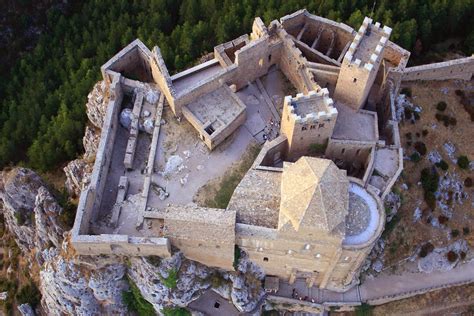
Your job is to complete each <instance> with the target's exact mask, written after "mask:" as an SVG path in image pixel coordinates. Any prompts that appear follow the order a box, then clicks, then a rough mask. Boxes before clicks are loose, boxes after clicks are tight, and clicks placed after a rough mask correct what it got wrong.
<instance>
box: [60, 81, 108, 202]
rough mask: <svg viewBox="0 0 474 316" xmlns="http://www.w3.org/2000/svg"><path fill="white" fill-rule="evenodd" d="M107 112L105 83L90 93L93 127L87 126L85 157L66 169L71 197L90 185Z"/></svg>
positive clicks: (90, 115)
mask: <svg viewBox="0 0 474 316" xmlns="http://www.w3.org/2000/svg"><path fill="white" fill-rule="evenodd" d="M106 111H107V93H106V85H105V82H104V81H99V82H97V83H96V84H95V86H94V88H93V89H92V91H91V93H89V96H88V101H87V104H86V112H87V117H88V118H89V121H90V123H91V125H89V126H86V130H85V132H84V137H83V139H82V144H83V146H84V155H83V156H82V158H80V159H76V160H73V161H71V162H69V163H68V164H67V166H66V167H64V173H65V174H66V184H65V186H66V189H67V191H68V193H69V194H70V195H71V196H76V197H77V196H79V195H80V193H81V191H82V189H83V188H84V187H85V186H86V185H88V184H89V180H90V175H91V173H92V168H93V165H94V161H95V156H96V153H97V148H98V147H99V142H100V133H101V128H102V125H103V124H104V118H105V114H106Z"/></svg>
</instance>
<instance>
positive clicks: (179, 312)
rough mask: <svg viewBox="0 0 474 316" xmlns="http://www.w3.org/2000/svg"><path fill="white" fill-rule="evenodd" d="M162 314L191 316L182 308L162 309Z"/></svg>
mask: <svg viewBox="0 0 474 316" xmlns="http://www.w3.org/2000/svg"><path fill="white" fill-rule="evenodd" d="M162 312H163V315H165V316H191V313H190V312H189V311H188V310H187V309H186V308H184V307H164V308H163V310H162Z"/></svg>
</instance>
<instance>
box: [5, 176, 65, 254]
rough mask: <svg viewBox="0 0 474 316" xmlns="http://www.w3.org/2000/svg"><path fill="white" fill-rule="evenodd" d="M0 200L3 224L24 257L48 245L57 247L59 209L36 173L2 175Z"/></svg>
mask: <svg viewBox="0 0 474 316" xmlns="http://www.w3.org/2000/svg"><path fill="white" fill-rule="evenodd" d="M0 200H1V202H2V203H3V215H4V217H5V224H6V226H7V228H8V230H9V231H10V232H12V233H13V235H14V236H15V240H16V241H17V244H18V247H19V248H20V249H21V250H22V252H23V253H28V252H30V251H31V250H34V249H43V248H45V247H47V246H48V245H50V243H52V244H53V245H54V246H56V247H57V246H59V245H60V239H62V234H63V229H62V228H61V226H60V224H59V215H60V214H61V212H62V208H61V207H60V206H59V205H58V203H57V202H56V201H55V199H54V197H53V196H52V195H51V194H50V193H49V191H48V189H47V188H46V184H45V183H44V182H43V181H42V180H41V178H40V177H39V176H38V175H37V174H36V173H35V172H33V171H31V170H29V169H25V168H15V169H13V170H11V171H9V172H5V171H4V172H2V175H1V179H0Z"/></svg>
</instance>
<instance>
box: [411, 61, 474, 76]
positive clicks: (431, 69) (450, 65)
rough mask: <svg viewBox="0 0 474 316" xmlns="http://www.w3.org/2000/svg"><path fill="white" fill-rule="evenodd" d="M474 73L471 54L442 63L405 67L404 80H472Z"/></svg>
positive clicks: (473, 62)
mask: <svg viewBox="0 0 474 316" xmlns="http://www.w3.org/2000/svg"><path fill="white" fill-rule="evenodd" d="M473 73H474V56H471V57H466V58H460V59H455V60H450V61H445V62H441V63H434V64H428V65H422V66H415V67H408V68H405V71H404V72H403V77H402V80H403V81H413V80H447V79H461V80H471V79H472V75H473Z"/></svg>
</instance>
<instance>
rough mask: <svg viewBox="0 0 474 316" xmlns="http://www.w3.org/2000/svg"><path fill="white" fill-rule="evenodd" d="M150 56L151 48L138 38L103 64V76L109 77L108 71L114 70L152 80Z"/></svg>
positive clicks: (133, 77)
mask: <svg viewBox="0 0 474 316" xmlns="http://www.w3.org/2000/svg"><path fill="white" fill-rule="evenodd" d="M150 58H151V52H150V50H149V49H148V48H147V47H146V46H145V45H144V44H143V43H142V42H141V41H140V40H139V39H136V40H134V41H133V42H131V43H130V44H128V45H127V46H126V47H124V48H123V49H122V50H121V51H120V52H118V53H117V54H116V55H115V56H114V57H112V58H111V59H109V60H108V61H107V62H106V63H105V64H104V65H102V67H101V72H102V76H103V78H104V79H107V72H108V71H114V72H117V73H121V74H122V75H123V76H125V77H128V78H131V79H138V80H140V81H143V82H152V81H153V77H152V71H151V67H150V66H151V65H150Z"/></svg>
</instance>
